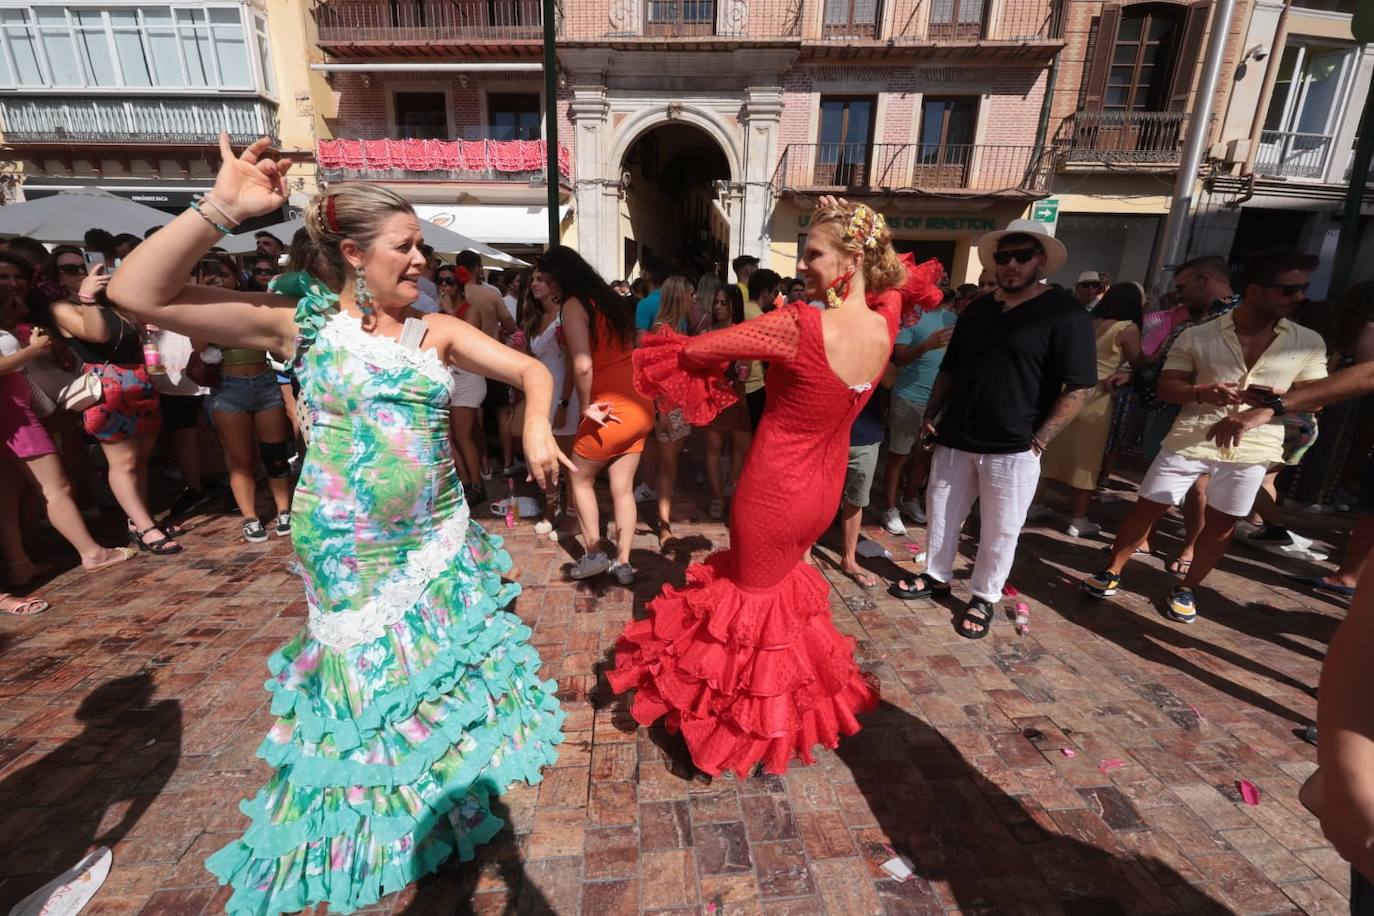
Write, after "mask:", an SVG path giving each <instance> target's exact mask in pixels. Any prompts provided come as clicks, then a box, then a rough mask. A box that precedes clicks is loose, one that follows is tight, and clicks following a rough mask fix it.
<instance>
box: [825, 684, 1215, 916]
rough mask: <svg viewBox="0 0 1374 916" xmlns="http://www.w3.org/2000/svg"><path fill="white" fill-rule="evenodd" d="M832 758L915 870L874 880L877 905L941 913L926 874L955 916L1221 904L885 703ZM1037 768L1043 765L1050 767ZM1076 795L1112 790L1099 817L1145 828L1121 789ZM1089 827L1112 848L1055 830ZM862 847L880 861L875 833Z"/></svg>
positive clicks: (1091, 819) (884, 854)
mask: <svg viewBox="0 0 1374 916" xmlns="http://www.w3.org/2000/svg"><path fill="white" fill-rule="evenodd" d="M837 754H838V756H839V758H840V760H842V761H843V762H844V763H845V765H846V766H848V768H849V770H850V772H851V774H852V775H853V777H854V781H855V783H856V784H857V785H858V787H859V789H860V791H861V792H862V793H863V795H864V798H865V799H866V800H867V802H868V805H869V808H870V809H871V811H872V812H873V815H874V817H875V818H877V821H878V824H879V826H880V828H881V830H882V833H883V834H885V835H886V837H887V839H888V841H889V843H890V846H891V848H892V849H895V850H896V851H898V852H901V853H903V854H905V855H906V856H908V857H909V858H910V859H911V860H912V862H913V864H914V866H915V872H916V877H915V879H913V880H910V881H907V882H898V881H894V880H880V881H879V882H878V886H879V890H880V894H881V896H882V897H883V898H884V903H885V904H886V906H887V909H888V912H920V913H925V912H940V911H943V910H942V909H940V908H939V907H938V906H937V901H938V897H937V889H936V888H933V887H932V882H935V883H939V884H943V885H944V886H945V888H947V893H948V896H949V897H952V898H953V901H952V902H953V903H955V904H956V905H957V906H958V908H959V910H960V911H961V912H964V913H998V914H1006V913H1051V912H1061V911H1063V912H1067V913H1070V914H1084V916H1087V914H1092V916H1106V914H1114V913H1190V914H1194V913H1207V914H1211V913H1217V914H1222V913H1230V912H1231V911H1230V910H1229V909H1228V908H1227V907H1226V906H1224V905H1222V904H1221V903H1218V902H1217V901H1216V900H1213V899H1212V898H1211V897H1209V896H1207V895H1206V894H1205V893H1203V892H1202V891H1201V890H1200V889H1198V888H1196V887H1194V886H1192V885H1190V884H1189V883H1188V882H1187V880H1186V879H1185V878H1184V877H1183V876H1182V875H1180V874H1179V873H1178V872H1176V871H1175V870H1174V869H1173V868H1172V867H1170V866H1169V865H1168V864H1166V863H1165V862H1163V861H1161V860H1159V859H1157V858H1154V857H1152V856H1148V855H1141V854H1138V853H1135V852H1133V851H1131V850H1129V849H1125V848H1122V847H1121V846H1120V845H1119V842H1118V839H1117V834H1115V833H1114V832H1113V830H1112V829H1110V828H1109V826H1108V825H1107V824H1106V823H1105V822H1104V820H1103V819H1102V818H1098V817H1097V816H1096V815H1095V814H1093V813H1091V812H1090V811H1087V810H1082V809H1076V810H1071V811H1068V812H1055V814H1056V815H1061V816H1067V817H1072V818H1073V819H1074V820H1072V821H1070V822H1069V823H1067V824H1063V825H1061V824H1056V823H1054V822H1053V821H1052V820H1051V814H1050V813H1049V812H1047V811H1045V810H1044V809H1043V808H1040V807H1039V805H1037V804H1036V803H1035V802H1034V800H1029V804H1026V803H1025V801H1023V800H1022V799H1020V798H1016V797H1013V796H1011V795H1008V794H1007V793H1006V792H1004V791H1003V790H1002V789H1000V788H998V787H997V786H996V785H994V784H992V783H991V782H990V781H988V779H987V778H986V777H984V776H983V775H982V774H981V773H979V772H978V771H977V770H976V769H975V768H974V767H973V766H971V765H970V763H969V762H968V761H967V760H966V759H965V758H964V756H963V755H962V754H961V753H960V752H959V751H958V750H957V749H956V748H955V747H954V746H953V745H952V744H951V743H950V742H949V741H948V740H946V739H945V738H944V737H943V736H942V735H941V734H940V733H939V732H938V731H936V730H935V729H934V728H932V727H931V726H930V725H928V724H927V723H926V722H924V721H923V720H921V719H920V718H917V717H916V716H914V715H912V714H910V713H907V712H904V711H903V710H901V709H898V708H897V707H896V706H893V705H892V704H891V703H888V702H886V701H884V702H882V703H880V704H879V707H878V709H877V710H876V711H875V712H873V713H872V714H870V715H868V716H865V717H864V728H863V730H862V731H861V732H859V734H857V735H855V736H853V737H850V738H844V739H841V741H840V746H839V749H838V751H837ZM1046 770H1047V771H1048V772H1053V770H1052V769H1049V764H1046ZM1080 792H1081V793H1083V794H1085V799H1086V793H1089V792H1111V793H1114V796H1113V804H1112V807H1111V813H1110V815H1104V817H1111V818H1112V819H1115V820H1117V821H1118V822H1120V823H1119V825H1118V826H1121V827H1130V826H1133V825H1132V824H1129V823H1126V822H1127V821H1135V822H1136V823H1137V824H1138V825H1139V826H1144V825H1143V823H1139V819H1138V818H1137V817H1136V814H1135V810H1134V808H1133V807H1132V806H1131V804H1130V802H1129V801H1128V800H1126V799H1125V798H1124V796H1122V795H1121V793H1120V792H1116V791H1115V790H1111V789H1105V790H1102V789H1099V790H1080ZM1117 796H1120V797H1117ZM1085 815H1086V817H1084V816H1085ZM1094 828H1096V832H1097V833H1098V834H1099V835H1100V837H1101V839H1100V842H1101V844H1102V845H1104V846H1106V845H1115V846H1116V848H1114V849H1104V848H1101V847H1100V846H1099V845H1094V844H1093V843H1088V842H1083V841H1082V840H1078V839H1074V838H1072V837H1069V836H1063V835H1061V834H1062V833H1067V832H1072V831H1075V830H1077V831H1079V832H1080V833H1092V832H1093V831H1094ZM864 847H865V848H864V849H863V850H862V853H863V855H864V856H865V858H867V859H868V861H869V862H870V863H871V864H872V865H873V866H875V867H876V866H877V865H879V864H881V863H882V862H884V861H886V860H887V859H888V858H890V857H891V853H890V852H889V851H888V850H887V849H886V848H884V846H883V844H882V843H881V842H880V841H877V840H875V839H872V838H870V839H869V840H867V841H865V843H864ZM949 902H950V901H948V900H946V901H944V903H945V904H946V905H948V903H949Z"/></svg>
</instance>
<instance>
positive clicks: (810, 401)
mask: <svg viewBox="0 0 1374 916" xmlns="http://www.w3.org/2000/svg"><path fill="white" fill-rule="evenodd" d="M797 266H798V268H799V269H800V271H801V274H802V276H803V277H804V278H805V280H806V283H807V294H808V298H810V299H812V300H820V301H823V302H825V304H826V306H827V307H826V308H825V310H824V311H822V310H820V309H817V308H815V307H813V306H811V305H807V304H803V303H794V304H791V305H787V306H784V307H782V308H779V309H776V310H774V311H772V312H769V313H768V314H766V315H764V316H762V317H761V318H755V319H753V320H751V321H747V322H744V323H743V324H738V325H735V326H733V327H730V328H725V329H722V330H720V331H716V332H713V333H709V334H703V335H701V336H699V337H690V338H689V337H683V336H680V335H678V334H675V333H673V332H672V331H671V330H666V331H664V332H662V333H660V334H656V335H649V336H647V337H646V338H645V340H644V345H643V347H642V348H641V349H640V350H637V351H636V352H635V385H636V387H637V388H638V389H639V390H640V392H641V393H642V394H644V395H645V396H647V397H656V398H662V399H664V400H666V401H668V402H670V403H672V404H673V405H674V406H677V407H680V408H682V410H683V413H684V416H685V417H686V418H687V420H688V421H689V422H691V423H692V424H693V425H704V424H706V423H709V422H710V421H711V419H712V418H713V417H714V416H715V415H716V414H717V413H718V412H719V411H720V410H722V409H723V408H725V407H727V406H729V405H730V404H731V403H733V402H734V400H735V398H736V396H735V394H734V390H733V388H732V386H731V385H730V384H729V383H728V382H727V381H726V380H725V372H726V368H727V366H728V365H729V364H730V363H731V362H732V361H734V360H742V359H759V360H765V361H767V362H768V363H769V369H768V376H767V390H768V406H767V408H766V409H765V411H764V414H763V420H762V422H761V423H760V425H759V430H758V433H757V435H756V437H755V439H754V444H753V447H752V448H751V449H750V451H749V458H748V461H747V463H746V465H745V469H744V474H743V476H742V477H741V479H740V483H739V488H738V490H737V491H736V494H735V500H734V505H733V507H732V509H731V513H730V546H729V548H728V549H726V550H722V551H719V552H717V553H715V554H712V555H711V556H710V557H708V558H707V559H706V561H705V562H704V563H700V564H695V565H693V566H692V567H690V568H689V569H688V570H687V585H686V587H684V588H680V589H679V588H674V587H673V586H671V585H668V586H664V589H663V592H662V593H661V594H660V595H659V596H658V597H657V598H655V599H654V600H653V601H651V602H650V603H649V611H650V615H649V617H648V619H646V620H640V621H634V622H631V623H630V624H629V625H628V626H627V627H626V628H625V631H624V632H623V633H622V634H621V636H620V639H619V640H618V641H617V643H616V650H615V660H616V666H615V668H614V669H613V670H611V671H608V672H607V674H608V678H609V680H610V684H611V688H612V689H613V690H614V691H615V692H616V693H621V692H624V691H626V690H630V689H634V690H635V691H636V694H635V698H634V702H633V704H632V706H631V713H632V715H633V716H634V718H635V720H636V721H638V722H639V723H640V724H641V725H650V724H652V723H653V722H655V721H657V720H658V719H660V718H664V717H666V724H667V727H668V729H669V730H670V731H681V732H682V735H683V737H684V738H685V739H686V742H687V747H688V749H689V750H690V752H691V755H692V760H693V762H694V763H695V764H696V766H697V768H698V769H700V770H701V771H702V772H704V773H706V774H708V775H710V776H717V775H719V774H720V773H721V772H723V771H726V770H733V771H734V772H735V773H736V774H737V775H738V776H740V777H746V776H748V775H750V773H751V772H752V771H753V770H754V768H755V766H756V765H758V764H760V763H762V765H763V768H764V770H766V771H767V772H769V773H784V772H786V771H787V767H788V764H789V763H790V762H791V760H792V758H793V757H800V758H801V759H802V761H803V762H805V763H811V762H812V761H813V758H812V755H811V750H812V748H813V747H814V746H815V745H817V744H822V745H824V746H826V747H828V748H834V747H835V746H836V745H837V744H838V743H839V739H840V736H841V735H852V734H854V733H855V732H857V731H858V730H859V727H860V726H859V722H858V719H857V716H858V715H860V714H862V713H865V712H868V711H870V710H872V709H873V708H874V707H875V705H876V704H877V701H878V694H877V691H876V690H875V688H874V686H873V684H872V683H871V682H870V680H869V679H868V678H866V677H865V676H864V675H863V674H862V673H861V672H860V671H859V668H858V665H857V663H856V662H855V660H854V648H853V640H852V639H850V638H849V637H846V636H842V635H841V634H840V633H839V632H838V631H837V630H836V629H835V625H834V623H832V622H831V619H830V608H829V603H828V601H827V600H826V596H827V593H828V591H829V585H828V584H827V583H826V581H825V579H824V577H822V576H821V574H820V573H818V572H817V571H816V570H815V569H814V568H813V567H811V566H809V565H807V564H806V563H804V562H803V561H802V557H803V555H804V554H805V553H806V551H808V550H809V549H810V548H811V545H812V544H814V543H815V541H816V539H817V538H818V537H819V536H820V535H821V534H822V533H823V532H824V531H825V530H826V528H827V527H829V525H830V523H831V521H832V520H833V519H834V517H835V510H836V506H838V505H839V501H840V491H841V489H842V487H843V484H844V475H845V466H846V463H847V460H848V454H849V427H850V425H851V424H852V423H853V420H854V417H855V416H857V415H858V413H859V411H860V410H862V409H863V406H864V404H865V403H866V402H867V401H868V399H869V398H870V397H871V396H872V394H873V388H874V386H875V385H876V384H877V383H878V380H879V379H880V377H881V376H882V373H883V370H884V368H885V367H886V366H887V363H888V358H889V357H890V355H891V353H892V343H893V340H894V338H895V337H896V333H897V327H898V324H899V322H900V320H901V312H902V308H903V302H904V300H905V301H907V302H908V303H911V302H920V303H921V304H923V305H925V306H926V307H930V306H931V305H933V304H935V303H938V302H939V291H938V290H937V289H936V288H935V286H934V281H935V280H937V279H938V278H939V276H940V273H941V268H940V266H939V264H938V263H936V262H928V263H927V264H925V265H921V266H920V267H916V268H913V269H912V270H910V271H908V270H907V267H906V266H905V265H904V264H903V263H902V261H900V260H899V259H898V257H897V255H896V254H895V253H894V252H893V250H892V244H891V234H890V233H889V232H888V230H887V226H886V224H885V223H884V222H883V219H882V217H881V216H879V215H877V214H876V213H874V212H873V210H872V209H870V208H868V207H866V206H863V205H858V206H852V205H850V204H848V203H846V202H844V201H838V202H837V201H835V200H833V199H830V198H822V200H821V203H820V206H818V207H817V209H816V213H815V216H814V217H813V218H812V221H811V230H810V233H809V234H808V236H807V239H806V247H805V251H804V253H803V255H802V257H801V259H800V261H799V262H798V265H797ZM908 273H910V276H907V275H908ZM904 281H905V288H902V287H903V285H904Z"/></svg>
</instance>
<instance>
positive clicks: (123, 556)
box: [82, 547, 138, 572]
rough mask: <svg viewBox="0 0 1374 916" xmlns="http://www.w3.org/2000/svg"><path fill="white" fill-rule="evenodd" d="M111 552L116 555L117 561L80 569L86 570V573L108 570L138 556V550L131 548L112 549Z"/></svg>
mask: <svg viewBox="0 0 1374 916" xmlns="http://www.w3.org/2000/svg"><path fill="white" fill-rule="evenodd" d="M111 550H113V551H114V552H115V553H116V554H118V559H114V560H106V561H105V562H104V563H101V564H100V565H98V566H83V567H82V569H84V570H86V572H95V571H96V570H97V569H108V568H110V567H111V566H118V565H119V564H120V563H124V562H127V561H128V560H132V559H133V558H134V557H136V556H138V550H137V549H136V548H133V547H112V548H111Z"/></svg>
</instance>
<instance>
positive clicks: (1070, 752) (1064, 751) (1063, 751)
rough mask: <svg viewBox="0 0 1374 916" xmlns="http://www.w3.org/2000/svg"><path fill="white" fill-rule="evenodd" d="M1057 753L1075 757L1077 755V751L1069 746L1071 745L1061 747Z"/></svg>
mask: <svg viewBox="0 0 1374 916" xmlns="http://www.w3.org/2000/svg"><path fill="white" fill-rule="evenodd" d="M1059 753H1061V754H1063V755H1064V756H1065V757H1077V756H1078V751H1076V750H1074V749H1073V748H1071V747H1061V748H1060V749H1059Z"/></svg>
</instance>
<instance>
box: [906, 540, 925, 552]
mask: <svg viewBox="0 0 1374 916" xmlns="http://www.w3.org/2000/svg"><path fill="white" fill-rule="evenodd" d="M902 546H903V547H905V548H906V549H907V550H908V551H909V552H911V553H920V552H921V551H922V550H925V548H924V547H922V546H921V545H920V544H917V543H916V542H915V541H909V542H908V543H906V544H903V545H902Z"/></svg>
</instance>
